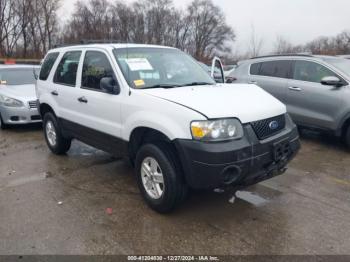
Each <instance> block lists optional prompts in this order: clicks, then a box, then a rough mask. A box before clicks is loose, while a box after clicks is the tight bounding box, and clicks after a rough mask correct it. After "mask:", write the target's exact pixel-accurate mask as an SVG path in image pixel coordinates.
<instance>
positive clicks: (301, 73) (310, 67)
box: [293, 61, 338, 83]
mask: <svg viewBox="0 0 350 262" xmlns="http://www.w3.org/2000/svg"><path fill="white" fill-rule="evenodd" d="M327 76H335V77H338V76H337V75H336V74H335V73H333V72H332V71H331V70H329V69H328V68H326V67H324V66H322V65H320V64H318V63H314V62H310V61H296V62H295V66H294V77H293V78H294V79H295V80H300V81H306V82H313V83H321V80H322V79H323V78H324V77H327Z"/></svg>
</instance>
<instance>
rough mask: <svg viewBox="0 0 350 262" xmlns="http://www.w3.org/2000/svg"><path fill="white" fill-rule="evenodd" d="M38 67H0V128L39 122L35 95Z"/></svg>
mask: <svg viewBox="0 0 350 262" xmlns="http://www.w3.org/2000/svg"><path fill="white" fill-rule="evenodd" d="M38 71H39V67H38V66H28V65H1V66H0V128H1V129H4V128H6V127H8V125H17V124H29V123H37V122H41V117H40V115H39V112H38V108H37V98H36V93H35V82H36V80H35V78H36V77H35V76H36V75H37V72H38Z"/></svg>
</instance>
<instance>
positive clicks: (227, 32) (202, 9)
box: [186, 0, 235, 60]
mask: <svg viewBox="0 0 350 262" xmlns="http://www.w3.org/2000/svg"><path fill="white" fill-rule="evenodd" d="M188 22H189V23H190V26H191V28H190V34H189V36H190V37H191V38H192V39H190V41H189V43H190V46H188V47H187V48H186V49H187V50H188V51H189V52H190V53H191V54H192V55H193V56H194V57H195V58H197V59H199V60H208V59H209V58H210V57H212V56H213V55H215V54H217V55H220V54H221V53H224V52H228V51H229V49H230V48H229V46H228V43H229V42H233V41H234V40H235V34H234V31H233V29H232V28H231V27H230V26H228V25H227V23H226V20H225V15H224V14H223V12H222V10H221V9H220V8H219V7H218V6H216V5H214V4H213V2H212V1H211V0H194V1H193V2H192V3H191V4H190V6H189V7H188Z"/></svg>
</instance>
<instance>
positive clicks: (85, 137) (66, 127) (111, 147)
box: [59, 118, 128, 157]
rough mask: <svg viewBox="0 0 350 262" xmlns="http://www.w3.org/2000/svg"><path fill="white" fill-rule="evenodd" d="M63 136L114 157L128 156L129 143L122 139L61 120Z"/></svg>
mask: <svg viewBox="0 0 350 262" xmlns="http://www.w3.org/2000/svg"><path fill="white" fill-rule="evenodd" d="M59 123H60V125H61V127H62V129H63V135H64V136H66V137H70V138H75V139H77V140H80V141H82V142H84V143H86V144H88V145H90V146H93V147H96V148H98V149H100V150H103V151H105V152H107V153H110V154H112V155H114V156H118V157H125V156H128V142H127V141H124V140H122V139H121V138H118V137H115V136H112V135H109V134H106V133H103V132H101V131H97V130H95V129H92V128H89V127H86V126H82V125H80V124H77V123H74V122H71V121H69V120H66V119H63V118H59Z"/></svg>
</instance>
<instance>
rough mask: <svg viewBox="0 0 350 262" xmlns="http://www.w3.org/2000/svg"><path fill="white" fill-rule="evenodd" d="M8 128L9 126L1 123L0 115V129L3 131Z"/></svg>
mask: <svg viewBox="0 0 350 262" xmlns="http://www.w3.org/2000/svg"><path fill="white" fill-rule="evenodd" d="M8 127H9V126H8V125H7V124H5V123H4V122H3V121H2V118H1V115H0V129H2V130H5V129H7V128H8Z"/></svg>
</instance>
